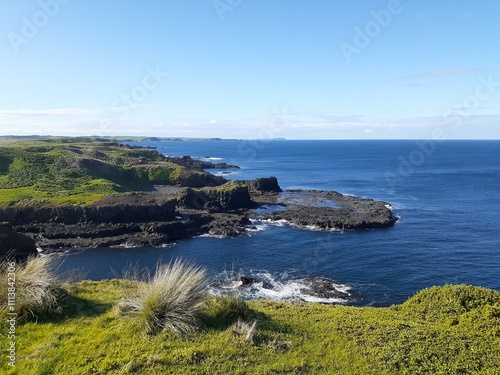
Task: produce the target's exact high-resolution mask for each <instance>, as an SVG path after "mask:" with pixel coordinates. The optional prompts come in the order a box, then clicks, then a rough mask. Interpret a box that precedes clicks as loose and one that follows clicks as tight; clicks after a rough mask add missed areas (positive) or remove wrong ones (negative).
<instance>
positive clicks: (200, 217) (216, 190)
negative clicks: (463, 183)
mask: <svg viewBox="0 0 500 375" xmlns="http://www.w3.org/2000/svg"><path fill="white" fill-rule="evenodd" d="M268 211H269V212H268ZM0 218H1V219H2V221H7V222H9V223H10V226H11V227H12V229H13V230H14V231H15V232H17V233H20V234H22V235H24V236H27V237H29V238H31V239H33V240H34V241H35V242H36V245H37V247H39V248H40V249H42V250H43V251H45V252H54V251H62V250H68V249H71V248H97V247H140V246H155V247H158V246H168V244H171V243H173V242H175V241H178V240H181V239H186V238H191V237H194V236H199V235H213V236H224V237H228V236H237V235H239V234H242V233H244V232H245V231H247V230H251V229H252V222H251V220H250V219H253V220H264V221H267V222H271V223H272V222H276V223H283V222H285V223H287V224H290V225H295V226H298V227H302V228H309V229H316V230H360V229H369V228H383V227H390V226H392V225H393V224H394V223H395V222H396V220H397V218H396V217H395V216H394V215H393V213H392V211H391V209H390V208H389V206H388V204H387V203H386V202H381V201H375V200H372V199H367V198H361V197H353V196H346V195H342V194H340V193H337V192H333V191H327V192H325V191H309V190H304V191H300V190H291V191H282V189H281V188H280V186H279V184H278V181H277V179H276V178H275V177H269V178H259V179H255V180H249V181H229V182H226V183H225V184H222V185H219V186H214V187H204V188H197V189H195V188H185V187H176V186H156V187H155V190H154V191H150V192H141V193H126V194H120V195H117V196H110V197H107V198H105V199H102V200H100V201H98V202H96V203H93V204H90V205H87V206H52V207H50V206H49V207H47V206H45V207H19V206H15V207H3V208H0Z"/></svg>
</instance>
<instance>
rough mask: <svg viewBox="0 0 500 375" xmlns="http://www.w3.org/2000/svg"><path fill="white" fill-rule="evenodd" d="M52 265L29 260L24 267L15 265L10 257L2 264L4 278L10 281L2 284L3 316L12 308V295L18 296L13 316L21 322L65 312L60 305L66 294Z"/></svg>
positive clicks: (38, 259)
mask: <svg viewBox="0 0 500 375" xmlns="http://www.w3.org/2000/svg"><path fill="white" fill-rule="evenodd" d="M50 263H51V262H50V258H49V257H29V258H28V259H27V260H26V261H24V262H22V263H15V262H14V261H13V260H12V259H11V258H10V257H5V258H3V259H2V260H1V261H0V278H1V279H2V280H5V281H6V282H4V283H1V284H0V285H1V286H0V301H1V310H2V313H4V312H6V311H7V309H8V307H9V306H8V300H9V298H8V297H9V292H11V293H12V292H13V293H14V294H15V297H13V298H11V300H13V301H14V305H11V306H13V309H14V311H12V310H9V312H16V313H17V316H18V318H19V319H20V320H31V319H35V320H36V319H38V318H39V317H41V316H44V315H45V316H46V315H50V314H59V313H61V312H62V308H61V304H60V302H61V299H62V297H63V295H64V294H63V290H62V288H61V287H60V285H59V282H58V281H57V279H56V277H55V276H54V274H53V272H52V268H51V264H50ZM13 275H14V277H13ZM7 280H9V282H7ZM9 288H10V290H9ZM11 296H12V294H11Z"/></svg>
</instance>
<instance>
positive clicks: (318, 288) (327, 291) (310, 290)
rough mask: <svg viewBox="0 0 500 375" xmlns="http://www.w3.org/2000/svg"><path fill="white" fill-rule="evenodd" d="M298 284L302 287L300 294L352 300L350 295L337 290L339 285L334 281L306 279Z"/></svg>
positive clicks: (319, 278)
mask: <svg viewBox="0 0 500 375" xmlns="http://www.w3.org/2000/svg"><path fill="white" fill-rule="evenodd" d="M300 283H301V284H303V285H304V286H303V287H302V288H301V289H300V292H301V293H302V294H305V295H308V296H312V297H317V298H322V299H331V298H337V299H342V300H352V299H353V297H352V296H351V293H349V292H345V291H343V290H339V289H338V287H339V284H338V283H336V282H335V281H334V280H331V279H327V278H325V277H308V278H305V279H301V280H300Z"/></svg>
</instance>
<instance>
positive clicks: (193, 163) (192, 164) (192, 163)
mask: <svg viewBox="0 0 500 375" xmlns="http://www.w3.org/2000/svg"><path fill="white" fill-rule="evenodd" d="M166 160H167V161H170V162H172V163H175V164H179V165H182V166H183V167H186V168H190V169H197V170H203V169H240V167H238V166H237V165H231V164H226V163H212V162H209V161H204V160H195V159H192V158H191V156H167V158H166Z"/></svg>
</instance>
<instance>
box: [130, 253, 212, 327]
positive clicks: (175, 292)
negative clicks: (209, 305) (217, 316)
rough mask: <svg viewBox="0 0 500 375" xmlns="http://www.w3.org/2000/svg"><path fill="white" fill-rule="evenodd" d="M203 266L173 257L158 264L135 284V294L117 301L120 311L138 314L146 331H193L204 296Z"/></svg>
mask: <svg viewBox="0 0 500 375" xmlns="http://www.w3.org/2000/svg"><path fill="white" fill-rule="evenodd" d="M205 275H206V271H205V269H204V268H201V267H197V266H195V265H194V264H193V263H189V262H184V261H182V260H180V259H176V260H175V261H173V262H170V263H168V264H160V263H159V264H158V265H157V266H156V270H155V274H154V276H153V277H148V278H147V280H143V282H142V283H141V284H140V285H139V290H138V292H137V294H136V295H135V296H132V297H130V298H126V299H125V300H124V301H122V303H121V304H120V309H121V310H122V311H131V312H135V313H137V314H138V315H139V317H140V319H141V322H142V324H143V325H144V328H145V330H146V332H147V334H149V335H156V334H158V333H159V332H161V331H162V330H167V331H169V332H172V333H174V334H176V335H178V336H185V335H186V334H189V333H191V332H194V331H195V330H196V329H197V328H198V326H199V322H200V321H199V315H200V312H201V310H202V309H203V307H204V306H205V303H206V299H207V287H208V281H207V279H206V277H205Z"/></svg>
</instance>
